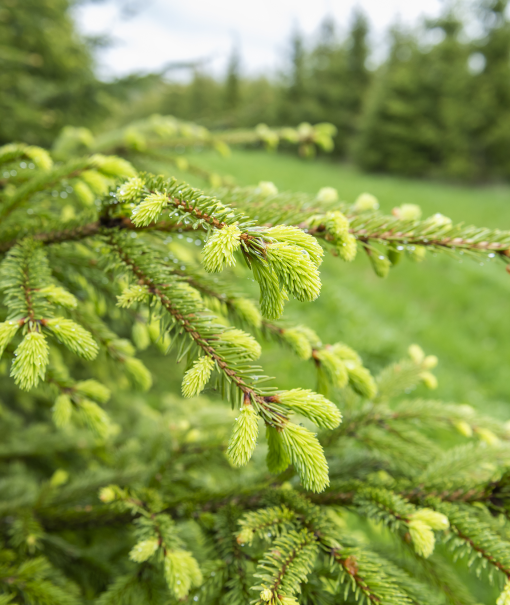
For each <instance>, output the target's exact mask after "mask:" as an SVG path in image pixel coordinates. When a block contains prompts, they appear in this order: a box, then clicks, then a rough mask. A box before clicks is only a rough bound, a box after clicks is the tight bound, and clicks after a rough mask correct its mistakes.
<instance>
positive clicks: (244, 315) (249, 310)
mask: <svg viewBox="0 0 510 605" xmlns="http://www.w3.org/2000/svg"><path fill="white" fill-rule="evenodd" d="M230 304H231V305H232V307H233V308H234V309H235V311H236V313H237V314H238V315H239V317H240V318H241V319H243V320H244V321H246V322H247V323H248V324H249V325H250V326H253V327H254V328H260V326H261V325H262V316H261V314H260V311H259V310H258V307H257V306H256V305H255V304H254V303H253V302H252V301H251V300H250V299H249V298H243V297H239V298H234V299H232V301H231V303H230Z"/></svg>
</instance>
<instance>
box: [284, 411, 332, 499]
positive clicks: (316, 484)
mask: <svg viewBox="0 0 510 605" xmlns="http://www.w3.org/2000/svg"><path fill="white" fill-rule="evenodd" d="M280 436H281V438H282V441H283V443H284V447H285V450H286V452H287V455H288V457H289V459H290V461H291V462H292V464H294V466H295V467H296V470H297V472H298V474H299V477H300V478H301V482H302V483H303V487H304V488H305V489H309V490H310V491H313V492H321V491H323V490H324V489H325V488H326V487H327V486H328V485H329V476H328V463H327V461H326V457H325V456H324V451H323V449H322V446H321V444H320V443H319V441H318V440H317V437H316V436H315V435H313V433H311V432H310V431H309V430H308V429H306V428H305V427H304V426H298V425H296V424H293V423H292V422H288V423H287V424H286V425H285V428H284V429H283V430H282V431H281V432H280Z"/></svg>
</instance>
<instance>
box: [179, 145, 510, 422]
mask: <svg viewBox="0 0 510 605" xmlns="http://www.w3.org/2000/svg"><path fill="white" fill-rule="evenodd" d="M190 159H192V160H193V161H196V162H197V163H199V164H201V165H202V166H204V167H206V168H208V169H210V170H214V171H217V172H219V173H222V174H231V175H234V176H235V179H236V182H237V183H238V184H240V185H248V184H256V183H258V182H259V181H260V180H270V181H273V182H274V183H275V184H276V185H277V186H278V188H279V189H280V190H294V191H305V192H309V193H315V192H317V191H318V189H319V188H320V187H323V186H332V187H335V188H337V189H338V191H339V194H340V197H341V199H344V200H346V201H348V202H352V201H354V200H355V198H356V197H357V196H358V195H359V193H361V192H364V191H368V192H370V193H372V194H374V195H375V196H377V198H378V199H379V201H380V203H381V207H382V209H383V210H384V211H387V212H389V211H391V209H392V208H393V207H394V206H396V205H400V204H402V203H405V202H411V203H416V204H419V205H420V206H421V207H422V209H423V214H424V216H428V215H430V214H432V213H435V212H441V213H443V214H445V215H447V216H449V217H451V218H452V219H453V220H454V221H464V222H467V223H474V224H478V225H484V226H488V227H497V228H501V229H510V187H508V186H503V185H500V186H490V187H480V188H476V187H473V186H456V185H451V184H445V183H438V182H430V181H420V180H409V179H400V178H395V177H389V176H382V175H366V174H362V173H360V172H359V171H357V170H355V169H354V168H352V167H349V166H345V165H342V164H338V163H335V162H332V161H329V160H318V161H314V162H304V161H302V160H300V159H297V158H295V157H292V156H288V155H282V154H280V155H278V154H264V153H261V152H257V151H240V152H236V153H235V154H234V155H233V156H232V157H231V158H228V159H223V158H220V157H218V156H217V155H215V154H212V153H209V152H202V153H197V154H195V155H194V156H193V157H192V158H190ZM183 176H184V175H183ZM197 184H200V183H198V182H197ZM201 185H202V186H203V184H201ZM461 260H462V259H458V260H455V259H452V258H449V257H445V256H442V255H437V256H436V257H434V255H432V254H429V255H428V256H427V257H426V259H425V261H424V262H423V263H421V264H414V263H411V262H402V263H401V264H400V265H398V266H397V267H395V268H394V269H393V270H392V271H391V273H390V275H389V277H388V278H387V279H385V280H382V279H380V278H378V277H376V276H375V275H374V274H373V272H372V270H371V268H370V266H369V264H368V261H367V259H366V258H364V255H363V254H362V253H360V254H359V255H358V258H357V259H356V261H355V262H354V263H353V264H346V263H343V262H342V261H340V260H338V259H335V258H332V257H328V258H327V259H326V261H325V262H324V264H323V265H322V267H321V270H322V278H323V284H324V285H323V293H322V296H321V297H320V298H319V300H318V301H316V302H315V303H312V304H300V303H291V304H289V305H288V308H287V311H286V318H288V319H289V320H291V321H296V322H303V323H306V324H308V325H310V326H312V327H313V328H315V329H316V330H317V332H318V333H319V335H320V336H321V337H322V338H323V339H324V341H325V342H335V341H336V340H343V341H345V342H346V343H348V344H350V345H352V346H354V347H355V348H357V349H358V350H359V351H361V352H362V353H363V356H364V358H365V360H366V362H367V363H368V365H370V366H371V367H372V368H373V369H374V370H376V369H377V368H379V367H381V366H382V365H384V364H386V363H389V362H390V361H393V360H395V359H398V358H399V357H401V356H402V355H404V354H405V351H406V349H407V347H408V345H409V344H411V343H414V342H416V343H418V344H420V345H421V346H422V347H423V348H424V349H425V351H426V352H427V353H431V354H432V353H433V354H436V355H437V356H438V357H439V359H440V364H439V367H438V368H437V371H436V375H437V376H438V378H439V388H438V389H437V391H435V392H434V393H433V397H435V398H440V399H442V400H445V401H455V402H463V403H470V404H472V405H474V406H476V407H478V408H482V409H484V410H486V411H487V412H490V413H493V414H497V415H498V416H500V417H501V418H502V419H507V418H510V409H509V408H508V403H510V369H509V363H510V314H509V312H508V310H507V298H508V297H509V294H510V275H509V274H508V273H506V271H505V269H504V266H503V264H502V263H499V262H496V261H491V262H484V263H483V265H481V263H476V262H473V261H471V260H466V261H464V262H461ZM264 364H265V365H266V366H267V369H268V371H272V372H273V373H274V374H275V375H276V376H277V378H278V385H279V386H281V387H282V388H283V387H286V386H290V385H294V386H295V376H296V375H299V376H300V377H302V378H301V382H303V383H309V384H306V385H305V384H303V386H313V385H312V383H311V381H312V380H313V372H312V371H311V369H310V368H308V366H307V364H302V365H298V362H296V359H295V358H294V357H292V356H290V355H288V354H287V353H285V354H282V352H281V350H279V349H277V348H276V347H269V350H268V352H267V353H266V355H265V359H264ZM415 394H416V395H418V396H424V397H430V395H431V393H430V391H427V390H426V389H425V388H423V387H420V388H419V389H418V391H417V392H416V393H415Z"/></svg>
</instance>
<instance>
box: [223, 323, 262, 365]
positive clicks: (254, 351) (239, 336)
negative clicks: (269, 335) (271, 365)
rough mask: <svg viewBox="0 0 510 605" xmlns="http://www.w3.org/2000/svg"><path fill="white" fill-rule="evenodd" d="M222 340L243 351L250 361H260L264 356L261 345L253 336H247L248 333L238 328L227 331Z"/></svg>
mask: <svg viewBox="0 0 510 605" xmlns="http://www.w3.org/2000/svg"><path fill="white" fill-rule="evenodd" d="M220 340H221V341H222V342H228V343H230V344H232V345H233V346H235V347H237V348H240V349H243V351H244V354H245V356H246V357H247V358H248V359H252V360H253V359H258V358H259V357H260V355H261V354H262V347H261V346H260V344H259V343H258V342H257V341H256V340H255V338H253V336H252V335H251V334H247V333H246V332H243V330H239V329H237V328H234V329H232V330H225V332H223V333H222V334H221V336H220Z"/></svg>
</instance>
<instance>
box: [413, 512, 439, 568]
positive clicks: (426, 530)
mask: <svg viewBox="0 0 510 605" xmlns="http://www.w3.org/2000/svg"><path fill="white" fill-rule="evenodd" d="M408 527H409V533H410V534H411V540H412V541H413V546H414V550H415V552H416V554H418V555H420V556H421V557H423V558H424V559H428V558H429V557H430V555H431V554H432V553H433V552H434V546H435V544H436V538H435V536H434V532H433V531H432V528H431V527H430V525H429V524H428V523H425V522H424V521H420V520H419V519H411V520H410V521H409V523H408Z"/></svg>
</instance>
